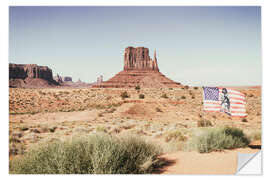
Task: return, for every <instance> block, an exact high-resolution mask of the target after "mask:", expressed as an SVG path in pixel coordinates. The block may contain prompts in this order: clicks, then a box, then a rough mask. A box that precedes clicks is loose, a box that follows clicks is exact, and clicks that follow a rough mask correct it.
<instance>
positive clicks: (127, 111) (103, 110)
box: [9, 87, 261, 174]
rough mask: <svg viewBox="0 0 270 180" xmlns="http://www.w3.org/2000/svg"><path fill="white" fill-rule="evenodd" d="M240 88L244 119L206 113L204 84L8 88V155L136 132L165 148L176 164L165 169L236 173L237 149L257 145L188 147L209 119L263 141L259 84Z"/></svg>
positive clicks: (176, 172) (255, 140) (172, 171)
mask: <svg viewBox="0 0 270 180" xmlns="http://www.w3.org/2000/svg"><path fill="white" fill-rule="evenodd" d="M236 89H238V90H239V91H241V92H242V93H245V95H246V102H247V104H246V108H247V114H248V116H247V117H246V118H231V117H229V116H228V115H226V114H223V113H203V112H202V107H203V105H202V88H201V87H183V88H169V89H168V88H167V89H165V88H163V89H147V88H145V89H143V88H142V89H137V90H136V89H135V88H133V89H117V88H115V89H113V88H106V89H99V88H82V89H79V88H78V89H70V88H62V89H60V88H48V89H20V88H10V90H9V110H10V115H9V135H10V138H11V137H12V138H13V139H16V141H15V140H14V141H13V142H12V143H10V158H11V159H12V158H14V157H15V156H19V155H20V153H22V152H23V151H27V149H29V148H30V147H31V146H32V145H34V144H36V143H40V142H50V141H54V140H61V139H65V138H69V137H72V136H75V135H81V134H91V133H98V132H104V133H108V134H112V135H115V136H125V135H127V134H135V135H137V136H140V137H142V138H144V139H145V140H147V141H151V142H153V143H155V144H158V145H160V146H161V147H162V148H163V149H164V154H163V155H162V157H164V158H166V159H168V160H170V161H171V162H173V163H171V164H170V165H168V166H166V167H164V168H163V169H162V170H161V171H160V172H162V173H165V174H166V173H167V174H196V173H197V174H234V173H235V170H236V167H235V166H236V163H235V166H231V165H230V163H231V162H232V161H233V162H234V161H236V154H237V152H256V151H258V149H252V148H249V147H248V148H242V149H234V150H225V151H221V152H211V153H206V154H200V153H198V152H194V151H186V150H185V142H186V141H187V140H188V139H189V138H190V137H191V136H192V134H193V133H196V132H198V131H197V130H198V129H201V128H205V127H198V126H199V123H198V122H200V121H202V120H207V121H210V122H211V126H210V128H216V127H223V126H232V127H237V128H240V129H242V130H243V131H244V132H245V134H247V135H248V136H250V137H251V139H252V140H253V141H252V142H251V143H253V144H260V143H261V142H260V140H258V138H255V137H254V136H255V135H254V134H258V133H259V134H260V132H261V88H260V87H241V88H236ZM124 92H126V93H124ZM177 132H181V134H182V136H181V138H178V137H176V138H175V134H177ZM258 141H259V142H258ZM189 155H190V156H189ZM210 155H211V156H210ZM188 157H190V158H191V159H188ZM191 160H192V162H190V163H187V162H188V161H191ZM205 161H207V162H208V163H207V164H206V165H205V166H204V167H202V166H201V165H200V166H198V165H199V164H202V163H203V162H205ZM185 164H186V165H185ZM187 164H188V165H187ZM184 165H185V166H184ZM196 165H197V167H196ZM189 167H193V169H192V168H189ZM222 167H230V168H222ZM196 169H197V170H196Z"/></svg>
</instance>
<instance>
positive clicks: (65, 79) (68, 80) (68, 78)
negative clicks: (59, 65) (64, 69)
mask: <svg viewBox="0 0 270 180" xmlns="http://www.w3.org/2000/svg"><path fill="white" fill-rule="evenodd" d="M64 82H72V77H69V76H65V77H64Z"/></svg>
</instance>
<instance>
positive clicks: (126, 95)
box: [120, 91, 129, 99]
mask: <svg viewBox="0 0 270 180" xmlns="http://www.w3.org/2000/svg"><path fill="white" fill-rule="evenodd" d="M120 96H121V98H122V99H125V98H129V95H128V93H127V91H124V92H122V93H121V95H120Z"/></svg>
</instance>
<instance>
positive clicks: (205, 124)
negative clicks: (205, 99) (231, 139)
mask: <svg viewBox="0 0 270 180" xmlns="http://www.w3.org/2000/svg"><path fill="white" fill-rule="evenodd" d="M197 126H198V127H208V126H212V122H211V121H209V120H203V119H201V120H199V121H197Z"/></svg>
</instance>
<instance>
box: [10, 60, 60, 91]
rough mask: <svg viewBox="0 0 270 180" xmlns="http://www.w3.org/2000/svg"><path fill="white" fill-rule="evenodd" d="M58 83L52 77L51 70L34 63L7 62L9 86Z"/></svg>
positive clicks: (34, 85)
mask: <svg viewBox="0 0 270 180" xmlns="http://www.w3.org/2000/svg"><path fill="white" fill-rule="evenodd" d="M58 85H60V84H59V83H58V82H56V81H55V80H54V79H53V74H52V70H51V69H50V68H49V67H47V66H38V65H36V64H11V63H10V64H9V87H15V88H16V87H19V88H25V87H26V88H27V87H31V88H34V87H51V86H58Z"/></svg>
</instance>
